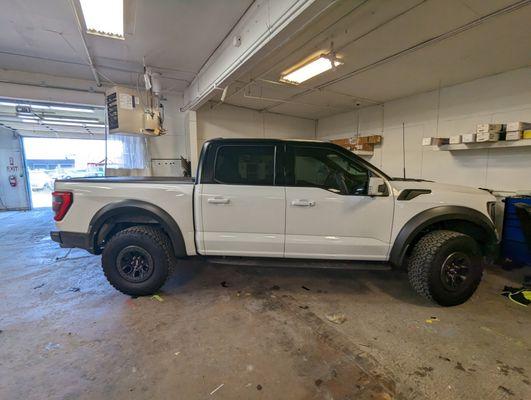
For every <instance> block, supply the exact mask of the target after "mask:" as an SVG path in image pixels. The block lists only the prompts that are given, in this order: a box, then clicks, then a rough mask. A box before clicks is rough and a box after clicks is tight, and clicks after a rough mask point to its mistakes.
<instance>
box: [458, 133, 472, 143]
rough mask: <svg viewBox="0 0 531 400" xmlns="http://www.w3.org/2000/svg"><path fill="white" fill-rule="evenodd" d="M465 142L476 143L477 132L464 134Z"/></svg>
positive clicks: (463, 139)
mask: <svg viewBox="0 0 531 400" xmlns="http://www.w3.org/2000/svg"><path fill="white" fill-rule="evenodd" d="M461 139H462V141H463V143H475V142H476V134H475V133H466V134H464V135H463V136H462V138H461Z"/></svg>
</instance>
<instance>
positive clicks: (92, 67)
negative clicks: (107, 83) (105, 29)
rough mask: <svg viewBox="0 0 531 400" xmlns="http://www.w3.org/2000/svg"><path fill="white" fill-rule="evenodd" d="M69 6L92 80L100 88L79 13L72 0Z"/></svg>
mask: <svg viewBox="0 0 531 400" xmlns="http://www.w3.org/2000/svg"><path fill="white" fill-rule="evenodd" d="M70 4H71V5H72V9H73V10H74V16H75V17H76V23H77V29H78V30H79V35H80V36H81V41H82V42H83V47H84V48H85V53H86V55H87V59H88V62H89V67H90V70H91V71H92V75H93V76H94V80H95V81H96V86H98V87H101V81H100V76H99V75H98V70H97V69H96V66H95V65H94V62H93V61H92V55H91V54H90V50H89V48H88V45H87V40H86V39H85V33H84V32H83V25H82V24H81V19H80V18H79V13H78V12H77V8H76V4H75V3H74V0H70Z"/></svg>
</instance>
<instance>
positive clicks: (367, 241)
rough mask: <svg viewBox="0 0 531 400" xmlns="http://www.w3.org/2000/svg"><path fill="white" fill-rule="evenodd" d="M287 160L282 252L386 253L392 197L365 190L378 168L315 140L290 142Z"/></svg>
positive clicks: (330, 255)
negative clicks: (283, 249)
mask: <svg viewBox="0 0 531 400" xmlns="http://www.w3.org/2000/svg"><path fill="white" fill-rule="evenodd" d="M287 166H288V167H287V171H288V173H287V176H286V180H287V182H286V183H287V186H286V245H285V249H286V250H285V256H286V257H294V258H326V259H345V260H375V261H376V260H378V261H381V260H386V259H387V257H388V252H389V247H390V238H391V230H392V223H393V211H394V198H393V196H392V195H390V194H388V195H385V196H372V197H371V196H369V195H368V185H369V178H370V177H371V176H373V174H377V172H375V171H372V170H370V169H369V167H368V166H366V165H365V164H364V163H362V162H360V161H359V160H357V158H356V157H355V156H354V155H353V154H350V153H348V152H347V151H343V150H341V149H335V148H334V147H332V146H329V145H320V144H317V143H316V144H303V143H301V144H290V145H289V146H288V152H287ZM388 192H389V190H388Z"/></svg>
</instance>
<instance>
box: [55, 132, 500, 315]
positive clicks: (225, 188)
mask: <svg viewBox="0 0 531 400" xmlns="http://www.w3.org/2000/svg"><path fill="white" fill-rule="evenodd" d="M494 205H495V198H494V197H493V196H491V195H490V194H489V193H488V192H486V191H484V190H480V189H473V188H468V187H463V186H453V185H446V184H437V183H433V182H428V181H422V180H406V179H396V178H395V179H393V178H390V177H388V176H387V175H386V174H385V173H383V172H382V171H380V170H379V169H377V168H375V167H374V166H372V165H371V164H369V163H368V162H366V161H365V160H363V159H361V158H360V157H357V156H356V155H354V154H353V153H351V152H349V151H348V150H345V149H343V148H342V147H339V146H337V145H334V144H331V143H323V142H317V141H295V140H269V139H214V140H210V141H208V142H206V143H205V144H204V146H203V149H202V151H201V156H200V159H199V167H198V170H197V176H196V178H195V182H194V180H192V179H189V180H186V179H179V178H175V179H174V178H157V177H148V178H136V177H117V178H104V177H94V178H83V179H68V180H58V181H56V182H55V192H54V193H53V209H54V211H55V221H56V227H57V231H54V232H51V237H52V239H53V240H55V241H56V242H58V243H60V244H61V246H62V247H79V248H83V249H86V250H88V251H89V252H90V253H93V254H102V264H103V271H104V273H105V275H106V277H107V279H108V280H109V282H110V283H111V285H113V286H114V287H115V288H116V289H118V290H119V291H121V292H123V293H125V294H129V295H148V294H152V293H154V292H156V291H157V290H158V289H159V288H160V287H161V286H162V285H163V284H164V282H165V281H166V279H167V277H168V274H169V273H170V270H171V269H172V268H173V267H174V266H176V265H177V264H178V260H179V259H183V258H186V257H193V256H202V257H205V258H206V259H208V260H210V261H217V262H229V263H233V264H234V263H237V264H250V265H257V264H259V265H280V266H306V267H323V268H354V269H359V268H364V269H382V268H390V267H395V268H404V269H407V271H408V274H409V280H410V283H411V285H412V286H413V288H414V289H415V290H416V291H417V292H418V293H420V294H421V295H423V296H424V297H426V298H428V299H430V300H432V301H435V302H436V303H438V304H440V305H443V306H452V305H457V304H460V303H463V302H464V301H466V300H467V299H468V298H469V297H470V296H471V295H472V294H473V293H474V291H475V289H476V287H477V286H478V284H479V282H480V280H481V276H482V271H483V263H484V260H485V259H486V258H487V257H488V256H490V255H492V254H494V252H495V251H496V249H497V243H498V235H497V233H496V230H495V228H494V224H493V220H494V215H493V214H494V210H495V207H494Z"/></svg>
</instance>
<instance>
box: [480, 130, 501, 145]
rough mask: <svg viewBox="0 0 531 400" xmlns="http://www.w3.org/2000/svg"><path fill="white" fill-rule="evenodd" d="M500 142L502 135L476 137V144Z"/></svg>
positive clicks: (489, 134)
mask: <svg viewBox="0 0 531 400" xmlns="http://www.w3.org/2000/svg"><path fill="white" fill-rule="evenodd" d="M498 140H500V134H499V133H494V132H485V133H478V134H477V135H476V142H478V143H479V142H497V141H498Z"/></svg>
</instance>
